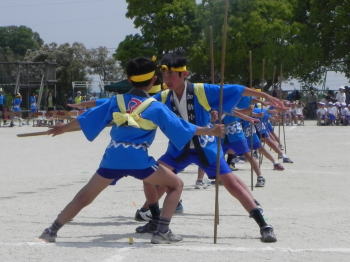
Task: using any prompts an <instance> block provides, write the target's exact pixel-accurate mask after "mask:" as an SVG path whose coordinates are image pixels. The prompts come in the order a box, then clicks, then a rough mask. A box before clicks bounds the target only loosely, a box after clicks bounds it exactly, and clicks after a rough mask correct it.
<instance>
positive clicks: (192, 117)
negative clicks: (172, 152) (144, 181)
mask: <svg viewBox="0 0 350 262" xmlns="http://www.w3.org/2000/svg"><path fill="white" fill-rule="evenodd" d="M186 90H187V91H186V100H187V115H188V122H190V123H192V124H194V125H196V114H195V112H194V96H195V95H194V85H193V83H190V82H187V88H186ZM170 104H171V107H172V111H173V112H174V113H175V114H176V115H177V116H178V117H180V118H182V116H181V114H180V112H179V110H178V109H177V107H176V106H175V102H174V96H173V92H170ZM192 141H193V145H194V148H195V150H196V152H197V154H198V156H199V161H200V162H201V164H202V165H204V166H208V165H209V162H208V159H207V157H206V155H205V153H204V151H203V148H202V147H201V145H200V143H199V137H198V136H193V138H192ZM190 144H191V141H190V142H189V143H187V144H186V146H185V149H184V152H183V153H182V154H181V155H180V156H178V157H177V158H176V161H177V162H180V161H182V160H183V159H185V158H186V157H187V156H188V154H189V152H190Z"/></svg>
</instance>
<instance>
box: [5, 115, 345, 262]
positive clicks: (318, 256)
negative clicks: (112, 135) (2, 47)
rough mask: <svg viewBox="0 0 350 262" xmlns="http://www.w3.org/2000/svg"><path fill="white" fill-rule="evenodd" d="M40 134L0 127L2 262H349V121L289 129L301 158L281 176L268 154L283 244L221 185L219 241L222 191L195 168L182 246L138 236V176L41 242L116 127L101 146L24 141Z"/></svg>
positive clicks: (291, 146)
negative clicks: (265, 234) (202, 183)
mask: <svg viewBox="0 0 350 262" xmlns="http://www.w3.org/2000/svg"><path fill="white" fill-rule="evenodd" d="M41 130H45V128H33V127H29V126H23V127H14V128H8V127H6V128H0V161H1V162H0V163H1V166H0V261H4V262H14V261H16V262H17V261H94V262H100V261H102V262H112V261H115V262H121V261H140V262H145V261H152V262H154V261H167V262H171V261H181V262H187V261H196V262H199V261H220V262H221V261H279V262H280V261H284V262H286V261H295V262H297V261H298V262H299V261H308V262H312V261H315V262H316V261H317V262H321V261H337V262H340V261H344V262H345V261H350V226H349V225H350V205H349V203H350V194H349V187H350V127H342V126H339V127H338V126H333V127H329V126H325V127H323V126H322V127H320V126H316V125H315V122H312V121H308V122H306V126H293V127H290V126H288V127H286V128H285V131H286V132H285V133H286V138H287V154H288V155H289V156H290V158H291V159H293V160H294V161H295V163H294V164H285V167H286V170H285V171H284V172H280V171H273V170H272V164H270V163H269V162H267V161H266V160H265V159H264V161H263V165H262V169H263V175H264V176H265V177H266V181H267V182H266V187H265V188H258V189H257V188H254V191H253V194H254V195H255V197H256V198H257V199H258V200H259V201H260V202H261V204H262V205H263V207H264V210H265V215H266V217H267V219H268V222H269V223H271V224H272V225H273V226H274V227H275V232H276V235H277V237H278V242H277V243H271V244H265V243H261V242H260V240H259V236H260V235H259V230H258V226H257V225H256V224H255V222H254V221H253V220H252V219H251V218H249V217H248V215H247V213H246V212H245V210H244V209H243V208H242V206H241V205H240V204H239V202H238V201H237V200H235V199H233V198H232V197H230V196H229V195H228V193H227V192H226V191H225V190H224V188H223V187H220V192H219V199H220V200H219V201H220V205H219V209H220V224H219V226H218V241H217V242H218V243H217V244H213V215H214V193H215V192H214V187H210V188H208V189H206V190H203V189H201V190H197V189H194V187H193V184H194V182H195V179H196V171H197V170H196V168H195V167H194V166H190V167H189V168H188V169H187V170H186V171H185V172H184V173H182V174H180V176H181V178H182V179H183V180H184V182H185V188H184V191H183V195H182V198H183V201H184V208H185V210H184V213H183V214H182V215H177V216H175V217H174V218H173V220H172V222H173V223H172V226H171V228H172V230H173V231H174V232H175V233H178V234H181V235H182V236H183V237H184V241H183V242H181V243H178V244H175V245H152V244H150V235H139V234H136V233H134V231H135V227H137V226H139V225H141V223H140V222H136V221H134V214H135V211H136V209H137V208H138V207H140V206H141V205H142V203H143V201H144V195H143V190H142V183H141V182H140V181H138V180H136V179H133V178H125V179H123V180H121V181H120V182H119V183H118V184H117V185H116V186H110V187H109V188H107V189H106V191H105V192H103V193H102V194H101V195H100V196H99V197H98V198H97V199H96V200H95V202H94V203H92V204H91V205H90V206H88V207H87V208H86V209H84V210H83V211H82V212H81V213H80V214H79V215H78V216H77V217H76V218H75V219H74V220H73V221H72V222H70V223H69V224H67V225H65V226H64V227H63V228H62V229H61V230H60V231H59V236H58V238H57V242H56V243H50V244H47V243H42V242H40V241H38V239H37V236H39V235H40V233H41V232H42V230H43V229H44V228H45V227H47V226H49V225H50V224H51V222H52V221H53V220H54V219H55V218H56V215H57V214H58V212H60V210H61V209H62V208H63V207H64V206H65V205H66V204H67V203H68V201H70V200H71V199H72V197H73V196H74V195H75V194H76V192H77V191H78V190H79V189H80V188H81V187H82V186H83V185H84V184H85V183H86V182H87V181H88V180H89V178H90V176H91V175H92V174H93V173H94V171H95V170H96V168H97V166H98V164H99V161H100V158H101V156H102V154H103V152H104V148H105V146H106V145H107V143H108V141H109V137H108V130H104V132H103V133H102V134H101V135H100V136H99V137H98V138H97V139H96V141H94V142H93V143H90V142H88V141H87V140H85V138H84V137H83V136H82V134H81V133H80V132H74V133H68V134H64V135H61V136H58V137H55V138H51V137H48V136H40V137H39V136H38V137H28V138H17V137H16V134H17V133H23V132H33V131H41ZM277 133H278V128H277ZM282 134H283V133H282V132H281V136H282ZM166 142H167V140H166V138H165V137H164V136H163V135H161V134H158V135H157V139H156V141H155V143H154V144H153V145H152V147H151V150H150V151H151V153H152V154H153V155H154V156H156V157H158V156H160V154H161V153H163V152H164V150H165V148H166ZM130 161H132V159H131V160H130ZM238 167H239V168H240V170H239V171H238V172H236V174H237V175H239V176H240V177H241V178H243V179H244V181H245V182H246V183H247V184H248V185H250V168H249V167H248V165H247V164H239V165H238ZM254 180H255V178H254ZM254 182H255V181H254ZM129 238H133V241H134V243H133V244H129V243H128V242H129Z"/></svg>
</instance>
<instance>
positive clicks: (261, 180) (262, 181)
mask: <svg viewBox="0 0 350 262" xmlns="http://www.w3.org/2000/svg"><path fill="white" fill-rule="evenodd" d="M264 186H265V178H264V177H262V176H258V179H257V181H256V184H255V187H264Z"/></svg>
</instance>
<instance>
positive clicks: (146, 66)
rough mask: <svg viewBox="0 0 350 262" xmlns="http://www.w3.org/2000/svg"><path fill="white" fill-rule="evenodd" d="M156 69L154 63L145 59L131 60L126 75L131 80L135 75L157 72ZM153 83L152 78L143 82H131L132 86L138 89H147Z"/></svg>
mask: <svg viewBox="0 0 350 262" xmlns="http://www.w3.org/2000/svg"><path fill="white" fill-rule="evenodd" d="M156 68H157V66H156V64H155V63H154V62H153V61H151V60H149V59H147V58H144V57H137V58H134V59H132V60H130V61H129V62H128V64H127V65H126V74H127V75H128V77H129V78H130V77H132V76H135V75H142V74H147V73H150V72H152V71H155V70H156ZM151 81H152V78H151V79H149V80H146V81H142V82H134V81H131V80H130V82H131V84H132V85H133V86H134V87H136V88H141V87H146V86H148V85H149V84H150V83H151Z"/></svg>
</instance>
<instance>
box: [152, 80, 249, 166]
mask: <svg viewBox="0 0 350 262" xmlns="http://www.w3.org/2000/svg"><path fill="white" fill-rule="evenodd" d="M196 86H197V87H198V86H199V89H201V90H202V91H203V92H202V94H204V96H205V100H206V101H207V104H208V105H209V107H210V108H208V107H207V108H205V107H204V106H203V104H205V103H203V96H202V98H199V95H198V94H197V93H195V96H194V105H193V106H194V113H195V124H196V125H198V126H210V125H211V124H210V110H217V111H218V110H219V100H220V86H218V85H213V84H195V88H196ZM244 90H245V87H244V86H241V85H224V88H223V112H231V110H232V108H234V107H235V105H236V104H237V103H238V101H239V100H240V98H241V96H242V94H243V92H244ZM163 92H168V91H163ZM171 95H175V94H173V91H170V92H169V94H168V95H167V97H166V100H165V101H163V102H164V103H165V104H166V105H167V106H168V107H169V109H170V110H173V109H172V105H171V100H170V96H171ZM154 97H155V98H156V99H157V100H159V101H162V94H161V93H160V94H156V95H155V96H154ZM199 142H200V146H201V148H202V149H203V152H204V154H205V156H206V158H207V160H208V162H209V164H213V163H215V161H216V152H217V139H216V137H213V136H208V135H205V136H199ZM183 152H184V149H179V148H178V147H176V146H175V145H174V144H173V143H172V141H169V144H168V149H167V152H166V153H167V154H169V155H170V156H172V157H174V158H177V157H179V156H180V155H181V154H183ZM221 155H223V153H222V152H221Z"/></svg>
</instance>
